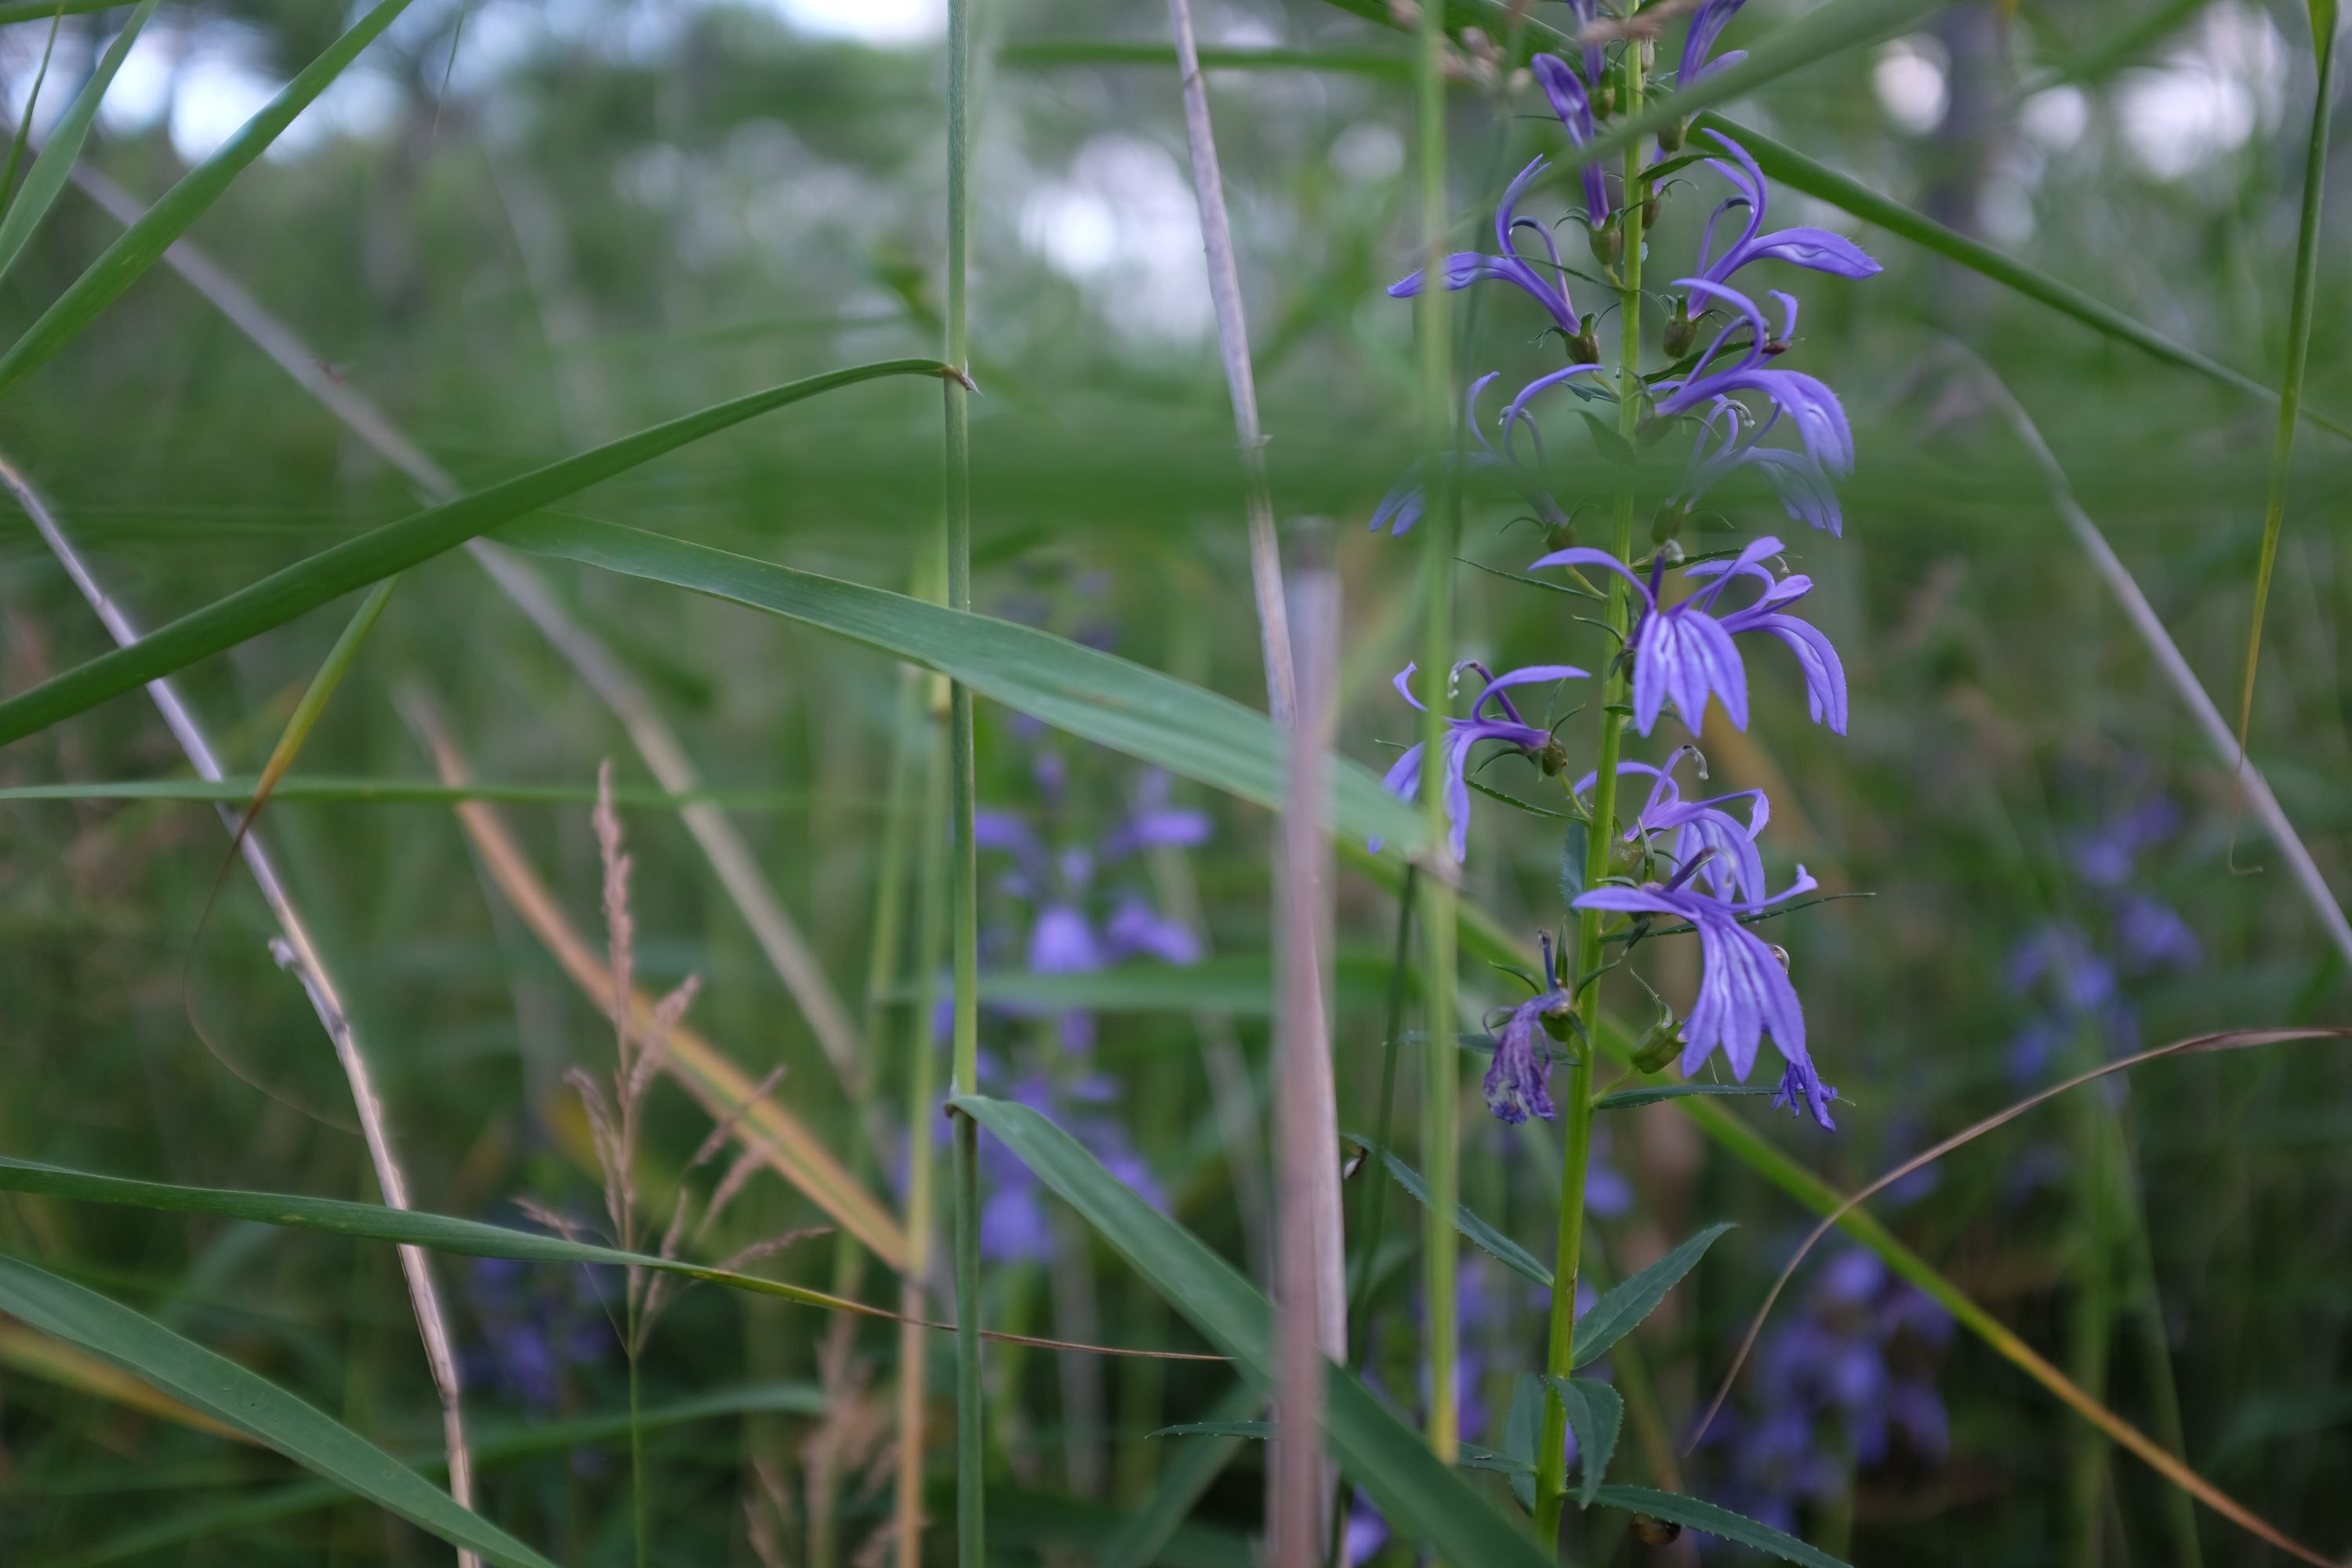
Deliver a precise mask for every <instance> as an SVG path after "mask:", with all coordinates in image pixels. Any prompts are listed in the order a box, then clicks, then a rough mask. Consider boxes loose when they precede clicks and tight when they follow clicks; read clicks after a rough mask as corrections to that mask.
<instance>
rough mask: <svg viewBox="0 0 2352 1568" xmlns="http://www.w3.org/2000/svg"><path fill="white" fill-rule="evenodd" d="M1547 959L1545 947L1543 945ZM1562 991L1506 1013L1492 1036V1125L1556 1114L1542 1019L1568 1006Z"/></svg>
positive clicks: (1489, 1106) (1549, 1117) (1488, 1070)
mask: <svg viewBox="0 0 2352 1568" xmlns="http://www.w3.org/2000/svg"><path fill="white" fill-rule="evenodd" d="M1545 956H1546V958H1547V959H1549V956H1550V944H1549V942H1546V944H1545ZM1569 1007H1570V997H1569V994H1568V993H1567V992H1565V991H1546V992H1543V993H1541V994H1538V995H1534V996H1530V997H1528V999H1527V1000H1526V1001H1524V1002H1522V1003H1520V1004H1519V1005H1517V1006H1516V1007H1514V1008H1512V1009H1511V1016H1509V1017H1508V1018H1507V1019H1506V1020H1505V1021H1504V1024H1503V1028H1502V1032H1501V1033H1500V1034H1498V1035H1496V1037H1495V1039H1496V1044H1495V1059H1494V1062H1493V1063H1492V1064H1491V1065H1490V1066H1488V1068H1486V1084H1485V1088H1486V1109H1487V1110H1491V1111H1493V1112H1494V1113H1495V1116H1496V1120H1497V1121H1505V1122H1507V1123H1509V1124H1510V1125H1512V1126H1514V1127H1516V1126H1517V1125H1518V1124H1519V1123H1520V1122H1522V1121H1526V1120H1527V1119H1528V1115H1529V1114H1530V1113H1533V1114H1534V1115H1537V1116H1539V1117H1541V1118H1543V1120H1545V1121H1552V1120H1553V1119H1554V1118H1555V1117H1557V1116H1558V1115H1559V1111H1558V1110H1556V1109H1555V1108H1554V1107H1553V1105H1552V1102H1551V1040H1550V1037H1549V1036H1548V1035H1546V1034H1545V1033H1544V1029H1543V1018H1544V1016H1545V1015H1547V1014H1551V1013H1565V1012H1567V1011H1568V1009H1569Z"/></svg>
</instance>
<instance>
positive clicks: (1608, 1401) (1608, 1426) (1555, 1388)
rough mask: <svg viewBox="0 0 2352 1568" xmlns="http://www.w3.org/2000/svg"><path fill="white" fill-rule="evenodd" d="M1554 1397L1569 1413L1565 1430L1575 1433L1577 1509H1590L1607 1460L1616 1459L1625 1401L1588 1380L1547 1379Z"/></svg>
mask: <svg viewBox="0 0 2352 1568" xmlns="http://www.w3.org/2000/svg"><path fill="white" fill-rule="evenodd" d="M1544 1382H1545V1383H1547V1384H1549V1385H1550V1386H1551V1392H1552V1394H1553V1397H1555V1398H1557V1399H1558V1400H1559V1403H1560V1408H1561V1409H1563V1410H1565V1411H1567V1412H1568V1429H1569V1430H1570V1431H1571V1432H1573V1433H1575V1434H1576V1457H1577V1468H1578V1473H1579V1474H1580V1475H1581V1476H1582V1477H1583V1480H1582V1482H1581V1484H1580V1485H1579V1486H1578V1488H1577V1491H1576V1503H1577V1506H1578V1507H1579V1508H1591V1506H1592V1500H1593V1497H1594V1495H1595V1494H1596V1493H1598V1492H1599V1491H1600V1489H1601V1479H1602V1478H1603V1477H1604V1476H1606V1475H1607V1474H1608V1473H1609V1461H1610V1460H1611V1459H1612V1458H1616V1457H1617V1434H1618V1431H1619V1430H1620V1429H1621V1428H1622V1427H1623V1426H1624V1425H1625V1401H1624V1399H1623V1398H1622V1397H1621V1396H1620V1395H1619V1394H1618V1393H1617V1391H1616V1390H1615V1389H1613V1388H1612V1387H1610V1386H1609V1385H1608V1384H1605V1383H1600V1382H1596V1381H1594V1380H1593V1379H1591V1378H1589V1377H1547V1378H1545V1379H1544Z"/></svg>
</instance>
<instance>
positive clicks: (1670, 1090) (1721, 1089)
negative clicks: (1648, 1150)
mask: <svg viewBox="0 0 2352 1568" xmlns="http://www.w3.org/2000/svg"><path fill="white" fill-rule="evenodd" d="M1771 1092H1772V1091H1771V1090H1770V1089H1766V1088H1764V1087H1763V1086H1762V1085H1760V1084H1745V1083H1657V1084H1651V1085H1649V1086H1647V1087H1646V1088H1643V1089H1619V1090H1618V1091H1617V1092H1616V1093H1614V1094H1604V1095H1602V1096H1601V1098H1600V1099H1599V1100H1594V1101H1593V1102H1592V1109H1593V1110H1633V1109H1634V1108H1635V1107H1637V1106H1643V1105H1655V1104H1657V1103H1658V1101H1660V1100H1688V1099H1691V1098H1692V1097H1693V1096H1712V1097H1714V1098H1716V1099H1718V1100H1720V1099H1725V1098H1733V1099H1738V1098H1742V1097H1745V1096H1748V1095H1752V1094H1769V1093H1771Z"/></svg>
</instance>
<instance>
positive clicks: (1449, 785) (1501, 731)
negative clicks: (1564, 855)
mask: <svg viewBox="0 0 2352 1568" xmlns="http://www.w3.org/2000/svg"><path fill="white" fill-rule="evenodd" d="M1418 668H1420V666H1418V665H1416V664H1408V665H1406V666H1405V667H1404V668H1402V669H1401V670H1399V671H1397V673H1396V679H1395V681H1394V685H1395V687H1396V689H1397V693H1398V695H1399V696H1401V697H1402V698H1403V699H1404V700H1406V701H1407V702H1409V703H1411V704H1412V706H1413V707H1414V708H1415V709H1416V710H1421V711H1424V712H1425V711H1427V710H1426V709H1425V708H1423V704H1422V700H1421V699H1420V698H1418V697H1415V696H1414V695H1413V694H1412V685H1411V682H1412V677H1413V672H1414V671H1415V670H1416V669H1418ZM1454 668H1455V670H1456V671H1457V672H1458V671H1460V670H1463V669H1473V670H1475V671H1477V673H1478V677H1479V679H1482V680H1484V681H1485V682H1486V685H1485V686H1484V687H1482V688H1481V689H1479V692H1478V698H1477V700H1475V702H1473V703H1471V704H1470V716H1469V717H1468V718H1466V719H1455V718H1448V719H1447V720H1446V721H1445V722H1446V726H1447V733H1446V737H1445V761H1444V768H1445V819H1446V821H1447V823H1448V824H1450V825H1451V827H1452V833H1451V835H1450V837H1449V842H1450V843H1451V844H1452V846H1453V848H1454V858H1455V859H1456V860H1460V859H1463V858H1466V857H1467V855H1468V854H1469V838H1470V784H1469V780H1468V776H1467V774H1468V769H1469V765H1470V752H1471V751H1472V749H1473V748H1474V747H1475V746H1476V745H1477V744H1478V743H1479V742H1482V741H1500V742H1504V743H1505V744H1506V745H1508V746H1512V747H1515V748H1516V749H1517V751H1518V752H1520V753H1521V754H1522V755H1525V756H1527V757H1528V758H1529V759H1531V760H1533V759H1543V758H1544V757H1545V755H1546V753H1547V752H1549V751H1550V750H1551V749H1552V748H1553V747H1554V745H1555V744H1556V742H1554V741H1553V740H1552V736H1551V731H1549V730H1539V729H1538V728H1537V727H1536V726H1535V725H1533V724H1530V723H1528V721H1526V720H1525V719H1523V718H1521V717H1520V716H1519V710H1518V709H1517V707H1516V706H1514V705H1513V703H1512V701H1511V699H1510V697H1509V696H1508V695H1507V693H1508V692H1509V690H1510V689H1511V688H1513V687H1516V686H1532V685H1538V684H1546V683H1549V682H1551V681H1556V680H1572V679H1579V678H1580V677H1581V676H1583V675H1584V673H1585V672H1584V671H1583V670H1580V669H1578V668H1574V667H1573V666H1570V665H1565V664H1531V665H1528V666H1525V667H1523V668H1518V669H1512V670H1506V671H1504V672H1503V673H1502V674H1501V675H1495V674H1492V673H1490V672H1489V671H1488V670H1487V668H1486V666H1485V665H1483V664H1480V663H1478V662H1477V661H1476V660H1475V659H1470V660H1465V661H1464V662H1463V663H1462V664H1460V665H1457V666H1455V667H1454ZM1489 704H1492V705H1493V707H1494V709H1495V711H1489ZM1544 765H1546V766H1549V767H1551V768H1552V771H1554V772H1557V771H1558V768H1557V766H1556V765H1555V764H1553V763H1545V764H1544ZM1421 766H1422V748H1421V747H1420V746H1418V745H1415V746H1413V747H1412V748H1410V749H1409V750H1407V751H1406V752H1405V753H1404V755H1402V756H1401V757H1399V758H1398V759H1397V760H1396V765H1395V766H1393V767H1391V768H1390V769H1389V771H1388V776H1387V777H1386V778H1384V779H1382V780H1381V783H1382V784H1384V785H1386V786H1387V788H1388V791H1389V793H1390V794H1391V795H1398V796H1401V797H1402V798H1403V799H1405V800H1412V799H1414V798H1415V797H1417V796H1418V795H1420V793H1421ZM1371 847H1372V848H1373V849H1375V850H1377V849H1379V848H1380V847H1381V841H1380V840H1379V839H1377V838H1376V839H1374V840H1372V844H1371Z"/></svg>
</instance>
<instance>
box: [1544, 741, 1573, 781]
mask: <svg viewBox="0 0 2352 1568" xmlns="http://www.w3.org/2000/svg"><path fill="white" fill-rule="evenodd" d="M1536 765H1537V766H1538V767H1539V768H1541V769H1543V772H1544V777H1546V778H1548V779H1556V778H1558V777H1559V775H1560V774H1561V773H1565V772H1567V771H1568V748H1567V747H1566V746H1563V745H1561V744H1560V743H1559V742H1558V741H1554V742H1551V743H1550V744H1549V745H1548V746H1546V747H1545V748H1544V749H1543V750H1542V751H1540V752H1537V753H1536Z"/></svg>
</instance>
